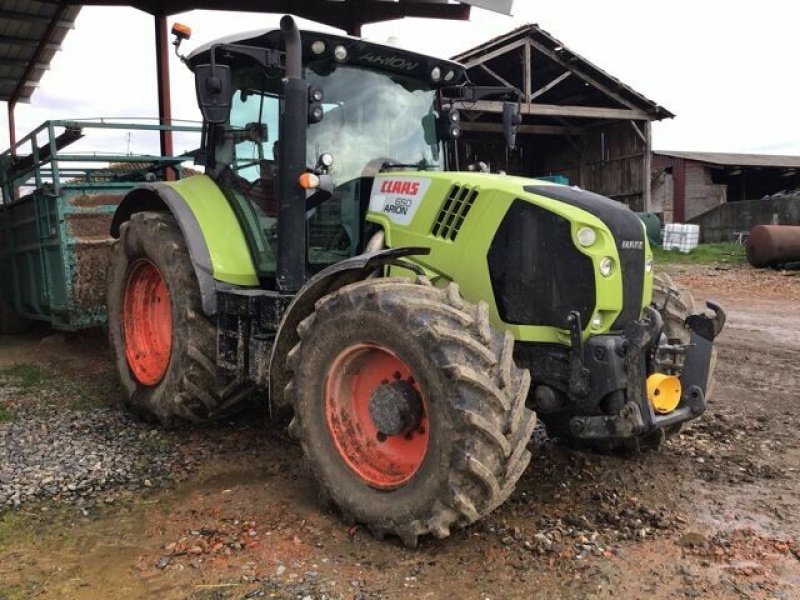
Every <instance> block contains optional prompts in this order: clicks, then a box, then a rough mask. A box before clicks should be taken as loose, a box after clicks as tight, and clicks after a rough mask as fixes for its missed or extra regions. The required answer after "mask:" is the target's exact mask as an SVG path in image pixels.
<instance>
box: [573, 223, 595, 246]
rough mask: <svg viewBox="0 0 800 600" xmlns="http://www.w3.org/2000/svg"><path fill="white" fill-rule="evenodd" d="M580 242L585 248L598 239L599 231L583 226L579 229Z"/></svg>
mask: <svg viewBox="0 0 800 600" xmlns="http://www.w3.org/2000/svg"><path fill="white" fill-rule="evenodd" d="M576 237H577V238H578V243H579V244H580V245H581V246H583V247H584V248H588V247H589V246H591V245H592V244H594V243H595V242H596V241H597V233H595V231H594V229H592V228H591V227H581V228H580V229H578V234H577V236H576Z"/></svg>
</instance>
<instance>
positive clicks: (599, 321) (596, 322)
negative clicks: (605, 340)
mask: <svg viewBox="0 0 800 600" xmlns="http://www.w3.org/2000/svg"><path fill="white" fill-rule="evenodd" d="M602 326H603V317H602V316H600V315H595V316H593V317H592V329H600V328H601V327H602Z"/></svg>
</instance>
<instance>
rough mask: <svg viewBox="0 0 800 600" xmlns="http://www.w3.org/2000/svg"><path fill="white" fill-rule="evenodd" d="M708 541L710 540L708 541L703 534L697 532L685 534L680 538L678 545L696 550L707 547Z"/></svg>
mask: <svg viewBox="0 0 800 600" xmlns="http://www.w3.org/2000/svg"><path fill="white" fill-rule="evenodd" d="M707 541H708V540H706V537H705V536H704V535H703V534H701V533H697V532H696V531H690V532H688V533H684V534H683V535H682V536H681V537H680V538H678V542H677V544H678V545H679V546H683V547H685V548H695V547H700V546H705V545H706V543H707Z"/></svg>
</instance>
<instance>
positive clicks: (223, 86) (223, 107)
mask: <svg viewBox="0 0 800 600" xmlns="http://www.w3.org/2000/svg"><path fill="white" fill-rule="evenodd" d="M231 85H232V84H231V68H230V67H229V66H228V65H197V66H196V67H195V69H194V87H195V91H196V92H197V104H198V106H199V107H200V112H201V113H203V119H205V120H206V121H207V122H208V123H211V124H212V125H221V124H223V123H225V122H227V120H228V116H229V115H230V113H231V96H232V95H233V94H232V92H231Z"/></svg>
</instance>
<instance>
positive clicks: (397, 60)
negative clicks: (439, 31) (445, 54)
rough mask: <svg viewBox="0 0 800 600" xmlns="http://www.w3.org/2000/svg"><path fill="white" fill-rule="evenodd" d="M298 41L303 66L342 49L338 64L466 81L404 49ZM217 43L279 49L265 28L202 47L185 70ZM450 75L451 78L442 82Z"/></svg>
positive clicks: (347, 39) (274, 32)
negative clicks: (344, 55)
mask: <svg viewBox="0 0 800 600" xmlns="http://www.w3.org/2000/svg"><path fill="white" fill-rule="evenodd" d="M300 38H301V41H302V46H303V63H304V64H307V63H309V62H314V61H319V60H325V59H331V60H333V51H334V48H336V47H337V46H344V47H345V48H346V49H347V58H346V59H345V60H344V61H342V62H343V64H350V65H357V66H363V67H367V68H370V69H375V70H381V71H386V72H389V73H393V74H397V75H406V76H408V77H413V78H415V79H421V80H426V81H431V72H432V71H433V69H434V68H435V67H439V69H440V71H441V78H440V79H439V81H438V83H439V84H441V85H458V84H460V83H463V82H464V81H465V79H466V70H465V69H464V67H463V66H462V65H460V64H459V63H457V62H454V61H451V60H447V59H442V58H435V57H433V56H428V55H425V54H419V53H417V52H411V51H409V50H406V49H404V48H397V47H394V46H388V45H386V44H378V43H375V42H370V41H367V40H364V39H361V38H355V37H351V36H347V35H338V34H332V33H322V32H316V31H309V30H302V31H301V32H300ZM315 42H322V43H323V44H324V49H323V51H322V52H321V53H315V52H314V51H312V44H314V43H315ZM220 44H237V45H243V46H255V47H259V48H269V49H275V50H282V49H283V36H282V34H281V31H280V29H267V30H261V31H250V32H244V33H238V34H234V35H230V36H226V37H222V38H219V39H217V40H214V41H211V42H208V43H206V44H203V45H201V46H199V47H198V48H197V49H195V50H194V51H193V52H191V53H190V54H189V56H188V57H187V62H188V64H189V68H191V69H194V67H195V66H196V65H199V64H206V63H208V62H210V51H211V48H212V47H214V46H216V45H220ZM316 46H319V44H316ZM451 72H452V76H451V77H450V78H449V79H446V77H447V75H448V74H449V73H451Z"/></svg>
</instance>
